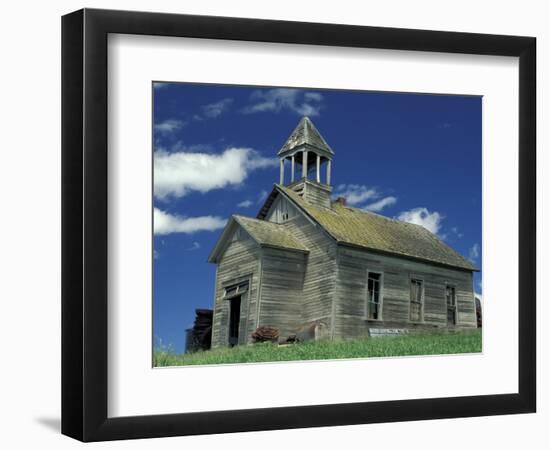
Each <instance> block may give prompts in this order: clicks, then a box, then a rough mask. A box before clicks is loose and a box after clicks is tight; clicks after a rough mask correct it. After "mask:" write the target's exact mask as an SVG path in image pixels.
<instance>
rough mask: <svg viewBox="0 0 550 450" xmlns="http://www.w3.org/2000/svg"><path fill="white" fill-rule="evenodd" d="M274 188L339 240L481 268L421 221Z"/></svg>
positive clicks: (461, 266)
mask: <svg viewBox="0 0 550 450" xmlns="http://www.w3.org/2000/svg"><path fill="white" fill-rule="evenodd" d="M275 192H278V193H281V194H282V195H284V196H286V197H287V198H289V199H290V200H291V201H292V202H293V203H294V204H296V205H297V206H298V207H299V208H300V209H301V210H302V211H304V212H305V213H306V215H307V216H309V217H310V218H311V219H313V220H314V221H315V222H317V223H318V224H319V225H321V227H323V229H324V230H325V231H326V232H327V233H328V234H329V235H330V236H332V237H333V238H334V239H335V240H336V241H337V242H339V243H343V244H348V245H353V246H358V247H364V248H367V249H371V250H376V251H381V252H385V253H392V254H395V255H401V256H405V257H410V258H415V259H420V260H423V261H428V262H433V263H438V264H443V265H446V266H451V267H456V268H460V269H465V270H472V271H477V270H478V269H477V268H476V267H475V266H474V265H473V264H472V263H470V261H468V260H467V259H466V258H464V257H463V256H462V255H460V254H459V253H457V252H456V251H455V250H453V249H452V248H451V247H449V246H448V245H447V244H445V243H444V242H443V241H442V240H440V239H439V238H438V237H437V236H435V235H434V234H433V233H431V232H429V231H428V230H426V229H425V228H424V227H422V226H420V225H415V224H411V223H407V222H402V221H400V220H395V219H390V218H388V217H384V216H381V215H379V214H375V213H372V212H369V211H364V210H361V209H357V208H351V207H349V206H344V205H342V204H340V203H333V205H332V208H324V207H321V206H314V205H311V204H309V203H308V202H306V201H305V200H303V199H302V198H301V197H300V196H299V195H298V194H297V193H296V192H294V191H292V190H291V189H288V188H286V187H284V186H280V185H275V188H274V192H273V193H272V194H275ZM260 218H263V217H260Z"/></svg>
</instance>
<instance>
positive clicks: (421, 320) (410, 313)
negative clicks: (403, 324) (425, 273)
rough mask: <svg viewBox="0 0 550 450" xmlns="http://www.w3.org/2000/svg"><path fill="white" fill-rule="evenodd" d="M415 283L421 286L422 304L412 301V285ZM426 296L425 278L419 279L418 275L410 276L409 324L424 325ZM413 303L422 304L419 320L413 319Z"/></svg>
mask: <svg viewBox="0 0 550 450" xmlns="http://www.w3.org/2000/svg"><path fill="white" fill-rule="evenodd" d="M413 281H418V282H420V284H421V287H422V289H421V291H420V302H416V301H415V302H413V299H412V289H411V288H412V283H413ZM425 296H426V281H425V280H424V278H423V277H419V276H416V275H410V277H409V322H410V323H424V301H425ZM413 303H420V318H419V320H413V319H412V304H413Z"/></svg>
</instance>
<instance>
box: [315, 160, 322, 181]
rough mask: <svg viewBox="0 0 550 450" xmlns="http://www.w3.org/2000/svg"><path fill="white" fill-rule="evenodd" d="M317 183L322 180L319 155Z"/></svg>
mask: <svg viewBox="0 0 550 450" xmlns="http://www.w3.org/2000/svg"><path fill="white" fill-rule="evenodd" d="M316 180H317V183H320V182H321V156H320V155H317V177H316Z"/></svg>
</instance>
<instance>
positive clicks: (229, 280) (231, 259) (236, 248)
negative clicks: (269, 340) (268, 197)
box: [212, 229, 260, 348]
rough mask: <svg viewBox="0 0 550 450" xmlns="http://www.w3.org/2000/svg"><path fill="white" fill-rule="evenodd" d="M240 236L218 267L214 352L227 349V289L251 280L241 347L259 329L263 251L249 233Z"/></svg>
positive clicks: (244, 302) (241, 326) (242, 320)
mask: <svg viewBox="0 0 550 450" xmlns="http://www.w3.org/2000/svg"><path fill="white" fill-rule="evenodd" d="M241 230H242V229H241ZM239 234H240V239H239V240H233V241H231V242H230V243H229V244H228V246H227V248H226V249H225V251H224V253H223V255H222V257H221V259H220V261H219V263H218V268H217V275H216V294H215V297H216V298H215V306H214V318H213V324H212V347H213V348H214V347H220V346H226V345H228V327H229V300H227V299H224V297H223V295H224V291H225V288H226V287H227V286H230V285H232V284H235V283H239V282H241V281H245V280H249V287H248V292H247V293H246V294H245V295H243V296H242V298H241V315H240V324H239V344H241V343H246V342H248V340H249V337H250V334H251V330H252V331H253V330H254V329H256V326H255V324H256V312H257V311H256V306H257V299H258V287H259V279H260V276H259V274H260V248H259V246H258V245H257V244H256V243H255V242H254V241H253V240H252V239H251V238H250V236H248V234H247V233H245V232H244V231H241V233H239Z"/></svg>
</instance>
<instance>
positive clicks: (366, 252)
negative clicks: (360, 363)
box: [152, 81, 483, 367]
mask: <svg viewBox="0 0 550 450" xmlns="http://www.w3.org/2000/svg"><path fill="white" fill-rule="evenodd" d="M152 95H153V97H152V98H153V130H152V136H153V142H152V151H153V166H154V170H153V172H154V173H153V212H152V213H153V230H154V238H153V249H152V250H153V251H152V258H153V259H152V264H153V277H154V279H153V324H152V325H153V336H154V343H153V366H155V367H163V366H186V365H197V364H198V365H201V364H241V363H260V362H277V361H281V362H282V361H304V360H337V359H344V358H369V357H403V356H411V355H444V354H461V353H477V352H481V351H482V339H481V336H482V333H481V327H482V322H483V320H482V272H481V269H482V259H481V250H482V226H481V225H482V223H481V216H482V203H481V202H482V173H481V156H482V141H481V132H482V98H481V97H479V96H460V95H445V94H415V93H399V92H369V91H351V90H328V89H309V88H283V87H271V86H267V87H261V86H227V85H208V84H195V83H179V82H165V81H163V82H154V83H153V85H152Z"/></svg>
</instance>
